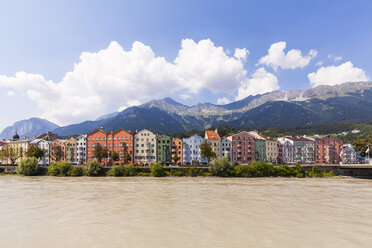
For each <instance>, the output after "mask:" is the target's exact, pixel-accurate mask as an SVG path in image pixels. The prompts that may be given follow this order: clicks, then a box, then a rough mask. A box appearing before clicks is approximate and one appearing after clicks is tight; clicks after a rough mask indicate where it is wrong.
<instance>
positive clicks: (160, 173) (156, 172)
mask: <svg viewBox="0 0 372 248" xmlns="http://www.w3.org/2000/svg"><path fill="white" fill-rule="evenodd" d="M150 171H151V176H153V177H164V176H165V172H164V169H163V166H162V165H161V164H159V163H155V164H152V165H151V166H150Z"/></svg>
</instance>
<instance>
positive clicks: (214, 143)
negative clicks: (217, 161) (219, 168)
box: [204, 129, 221, 157]
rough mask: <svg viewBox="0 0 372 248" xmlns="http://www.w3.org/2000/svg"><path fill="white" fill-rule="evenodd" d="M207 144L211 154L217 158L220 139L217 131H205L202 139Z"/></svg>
mask: <svg viewBox="0 0 372 248" xmlns="http://www.w3.org/2000/svg"><path fill="white" fill-rule="evenodd" d="M204 138H205V139H206V140H207V142H208V144H210V145H211V147H212V150H213V152H214V153H215V154H216V156H217V157H218V156H219V155H220V153H221V138H220V136H219V135H218V132H217V129H216V130H214V131H213V130H205V137H204Z"/></svg>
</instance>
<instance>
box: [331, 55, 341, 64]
mask: <svg viewBox="0 0 372 248" xmlns="http://www.w3.org/2000/svg"><path fill="white" fill-rule="evenodd" d="M328 59H330V60H332V61H333V62H338V61H341V60H342V56H336V55H333V54H328Z"/></svg>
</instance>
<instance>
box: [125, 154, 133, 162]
mask: <svg viewBox="0 0 372 248" xmlns="http://www.w3.org/2000/svg"><path fill="white" fill-rule="evenodd" d="M124 160H125V162H127V163H128V162H131V161H132V156H131V155H130V154H129V153H125V155H124Z"/></svg>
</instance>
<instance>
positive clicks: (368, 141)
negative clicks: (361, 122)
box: [353, 134, 372, 157]
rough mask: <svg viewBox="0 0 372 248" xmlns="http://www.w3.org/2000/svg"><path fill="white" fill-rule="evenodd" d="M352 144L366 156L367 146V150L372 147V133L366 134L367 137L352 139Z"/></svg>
mask: <svg viewBox="0 0 372 248" xmlns="http://www.w3.org/2000/svg"><path fill="white" fill-rule="evenodd" d="M353 145H354V147H355V150H356V151H359V152H360V155H361V156H363V157H365V156H368V154H367V149H368V147H370V149H369V150H371V149H372V134H368V135H367V137H365V138H362V139H358V140H356V141H354V142H353Z"/></svg>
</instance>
